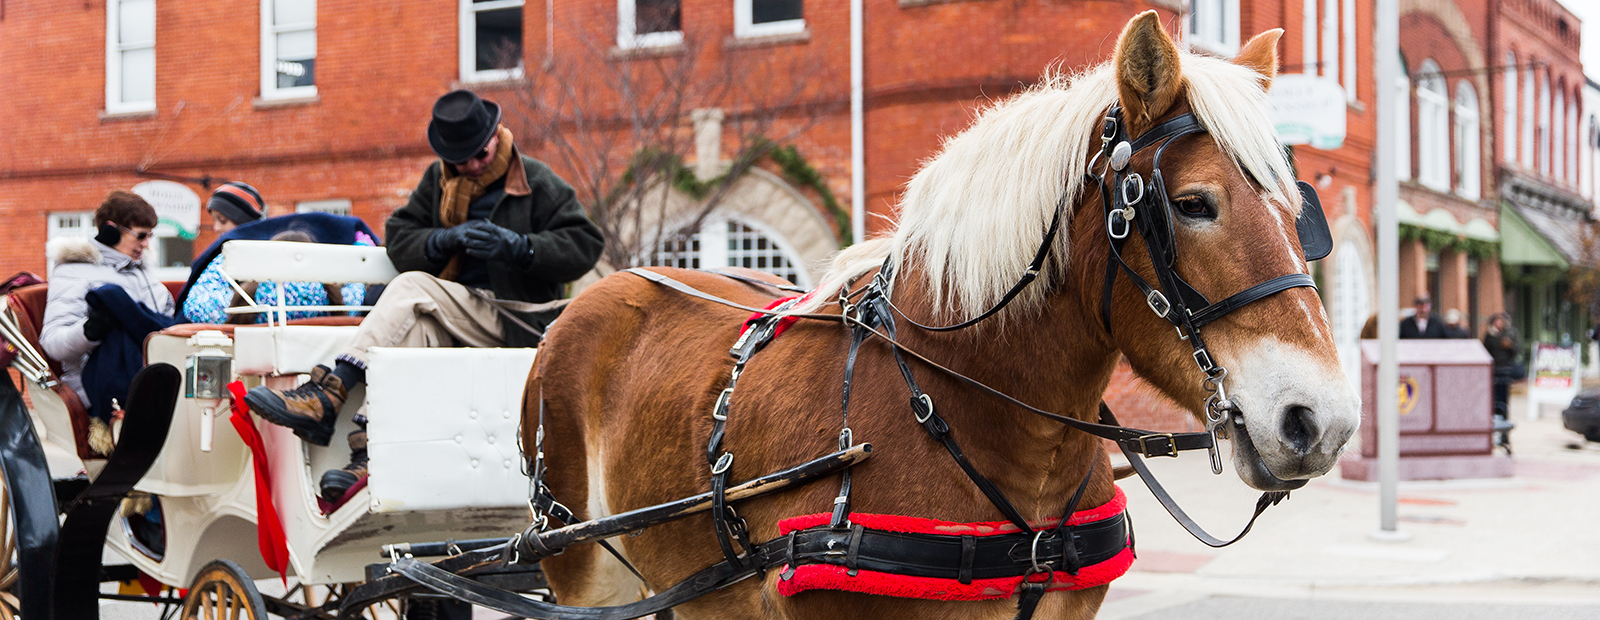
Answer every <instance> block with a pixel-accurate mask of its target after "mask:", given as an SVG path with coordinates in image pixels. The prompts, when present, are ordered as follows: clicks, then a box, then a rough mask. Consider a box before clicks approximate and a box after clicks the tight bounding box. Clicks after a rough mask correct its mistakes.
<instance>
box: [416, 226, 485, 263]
mask: <svg viewBox="0 0 1600 620" xmlns="http://www.w3.org/2000/svg"><path fill="white" fill-rule="evenodd" d="M476 221H481V220H472V221H469V222H466V223H464V224H457V225H455V226H452V227H450V228H440V229H438V230H435V231H433V233H432V234H430V235H428V244H427V246H426V247H425V248H424V250H425V251H426V252H427V255H428V260H430V261H433V262H435V263H442V262H445V261H447V260H450V257H452V256H455V254H456V252H460V251H461V250H462V249H463V248H465V247H467V230H468V229H470V228H472V227H473V226H475V224H473V222H476Z"/></svg>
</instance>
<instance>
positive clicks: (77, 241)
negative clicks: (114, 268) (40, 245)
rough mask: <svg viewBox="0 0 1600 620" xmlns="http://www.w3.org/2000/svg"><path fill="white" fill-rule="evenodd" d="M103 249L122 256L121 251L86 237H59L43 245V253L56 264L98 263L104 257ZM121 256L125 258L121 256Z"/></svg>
mask: <svg viewBox="0 0 1600 620" xmlns="http://www.w3.org/2000/svg"><path fill="white" fill-rule="evenodd" d="M104 250H110V251H111V252H110V253H111V254H112V255H114V256H123V254H122V253H121V252H118V251H116V250H112V249H111V248H108V247H106V246H104V245H101V244H100V243H99V242H96V241H95V240H93V239H89V238H87V237H60V238H56V239H51V240H50V242H49V243H46V244H45V246H44V251H45V255H46V256H49V257H50V260H51V261H52V262H54V263H56V264H57V265H60V264H64V263H89V264H99V263H100V261H101V260H103V259H105V258H106V254H105V252H104ZM123 258H125V259H126V258H127V257H126V256H123Z"/></svg>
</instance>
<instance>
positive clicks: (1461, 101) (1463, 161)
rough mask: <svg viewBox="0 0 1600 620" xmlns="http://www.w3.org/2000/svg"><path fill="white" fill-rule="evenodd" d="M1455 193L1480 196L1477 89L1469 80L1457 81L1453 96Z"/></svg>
mask: <svg viewBox="0 0 1600 620" xmlns="http://www.w3.org/2000/svg"><path fill="white" fill-rule="evenodd" d="M1455 112H1456V114H1455V123H1454V127H1455V142H1456V172H1457V174H1458V175H1459V177H1458V178H1459V180H1458V181H1457V184H1456V193H1457V194H1460V195H1461V197H1462V198H1466V199H1468V200H1477V199H1478V197H1479V196H1481V195H1482V190H1483V182H1482V175H1481V174H1480V172H1481V171H1482V169H1483V161H1482V157H1481V149H1480V143H1481V142H1482V140H1481V139H1480V136H1479V133H1478V132H1479V118H1480V116H1479V114H1478V91H1477V88H1475V87H1473V86H1472V82H1471V80H1461V83H1459V84H1457V85H1456V95H1455Z"/></svg>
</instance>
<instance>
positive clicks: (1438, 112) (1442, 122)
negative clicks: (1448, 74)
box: [1417, 58, 1450, 192]
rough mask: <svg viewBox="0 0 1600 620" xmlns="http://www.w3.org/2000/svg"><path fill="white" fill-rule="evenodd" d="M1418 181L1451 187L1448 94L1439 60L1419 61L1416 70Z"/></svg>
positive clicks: (1445, 189) (1430, 184)
mask: <svg viewBox="0 0 1600 620" xmlns="http://www.w3.org/2000/svg"><path fill="white" fill-rule="evenodd" d="M1417 78H1418V79H1417V181H1419V182H1421V183H1422V184H1423V185H1424V186H1427V187H1430V188H1433V189H1436V190H1439V191H1441V192H1447V191H1450V96H1449V95H1448V94H1447V93H1448V87H1447V85H1446V84H1445V79H1444V77H1442V76H1440V75H1439V63H1437V62H1434V60H1433V59H1432V58H1429V59H1427V60H1424V61H1422V66H1421V68H1419V69H1418V70H1417Z"/></svg>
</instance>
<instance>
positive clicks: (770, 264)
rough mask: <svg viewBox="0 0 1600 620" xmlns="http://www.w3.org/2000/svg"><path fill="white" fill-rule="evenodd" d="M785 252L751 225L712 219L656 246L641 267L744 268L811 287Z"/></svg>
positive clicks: (797, 263)
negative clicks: (695, 228)
mask: <svg viewBox="0 0 1600 620" xmlns="http://www.w3.org/2000/svg"><path fill="white" fill-rule="evenodd" d="M788 248H789V246H788V243H787V242H786V241H784V240H783V239H781V238H780V237H778V235H776V234H774V233H771V232H768V231H767V230H765V229H763V228H761V227H759V226H757V225H755V224H751V223H747V222H743V221H740V220H735V219H729V218H724V217H719V216H717V215H712V216H710V217H708V218H706V220H705V222H704V223H703V224H702V225H701V227H700V230H699V231H698V232H692V233H687V234H678V235H673V236H670V237H668V238H666V239H663V240H662V241H661V242H660V243H658V244H656V250H655V253H654V254H653V255H651V256H650V258H649V259H648V260H647V261H644V264H646V265H649V266H653V267H681V268H684V269H714V268H717V267H745V268H749V269H755V270H757V271H765V272H767V273H770V274H773V275H776V276H778V277H780V278H783V279H785V280H788V281H790V282H792V283H794V284H797V285H799V286H811V275H810V274H809V273H807V272H806V270H805V268H804V267H802V266H801V265H802V263H801V261H800V260H799V258H798V257H797V256H795V255H794V254H793V253H791V252H790V251H789V249H788Z"/></svg>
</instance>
